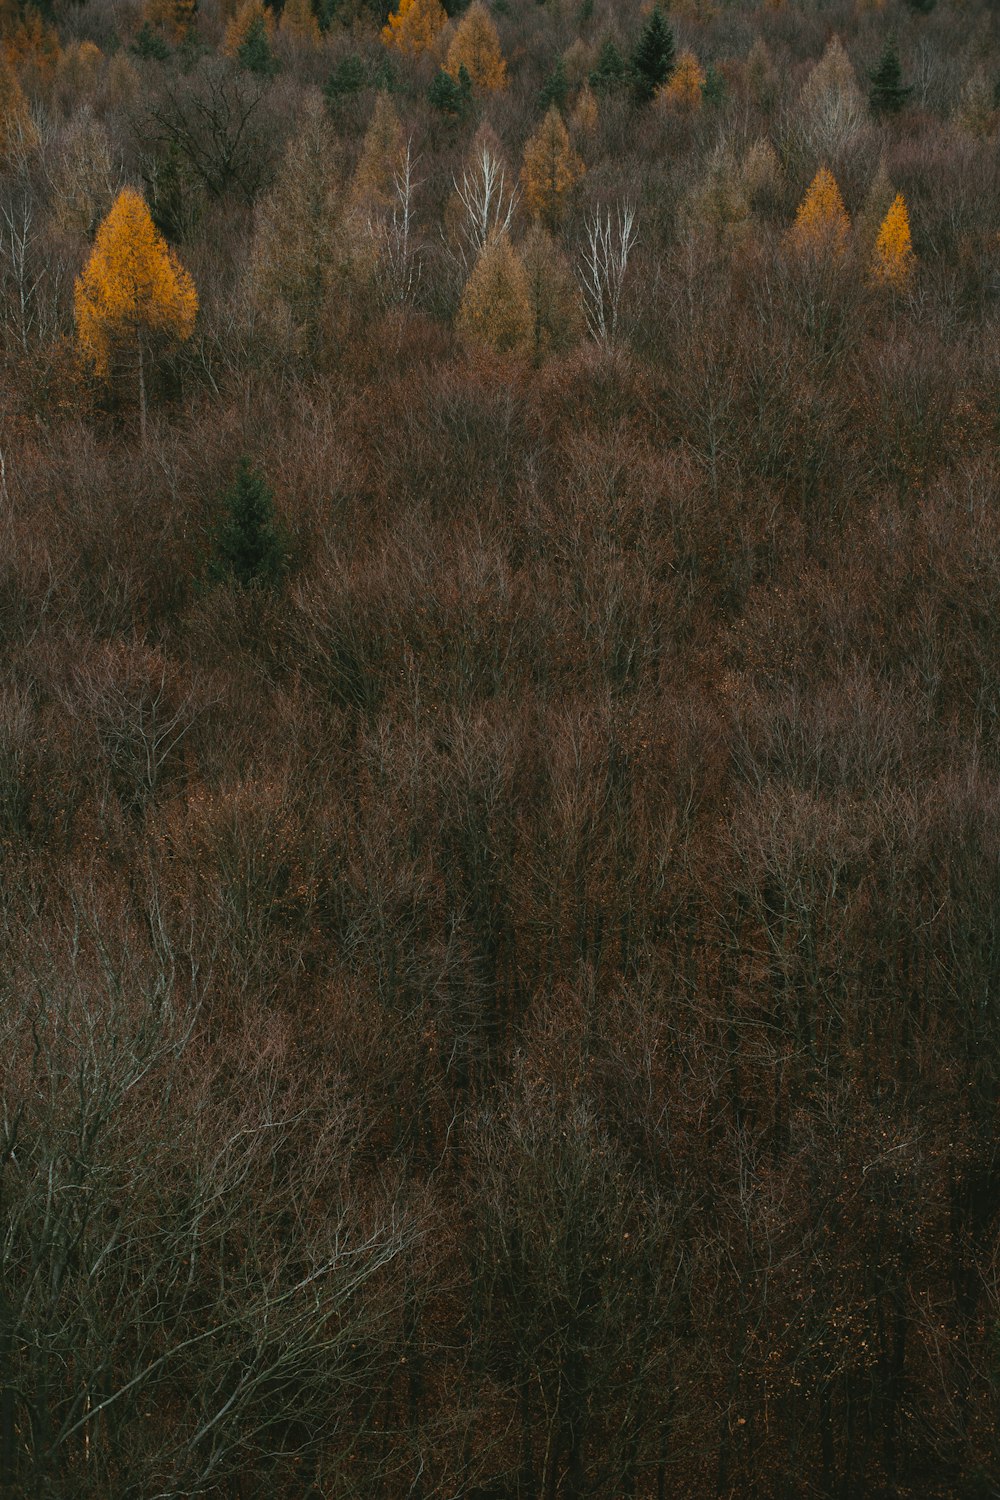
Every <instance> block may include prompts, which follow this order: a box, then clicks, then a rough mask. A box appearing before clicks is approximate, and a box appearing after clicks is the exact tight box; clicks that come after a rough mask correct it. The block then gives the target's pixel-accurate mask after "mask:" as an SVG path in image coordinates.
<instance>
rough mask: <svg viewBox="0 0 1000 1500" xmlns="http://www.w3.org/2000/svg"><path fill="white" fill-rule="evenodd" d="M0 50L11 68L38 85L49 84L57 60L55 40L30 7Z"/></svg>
mask: <svg viewBox="0 0 1000 1500" xmlns="http://www.w3.org/2000/svg"><path fill="white" fill-rule="evenodd" d="M4 50H5V52H6V54H7V61H8V62H9V63H10V64H11V66H12V67H14V68H20V69H24V70H26V71H29V72H30V73H32V74H33V75H34V77H35V78H36V79H37V80H38V82H39V83H42V84H46V83H50V82H51V80H52V79H53V78H54V77H55V72H56V68H57V67H58V66H59V58H60V56H61V48H60V46H59V36H58V33H57V32H56V29H55V27H54V26H50V25H49V24H48V23H47V22H46V21H43V20H42V18H41V16H40V15H39V13H38V11H37V10H35V8H34V7H33V6H29V7H28V9H27V10H26V11H25V12H24V16H23V17H22V19H21V20H20V21H19V22H18V24H17V25H16V26H15V27H14V28H13V29H12V30H10V31H9V32H8V33H7V35H6V37H5V38H4Z"/></svg>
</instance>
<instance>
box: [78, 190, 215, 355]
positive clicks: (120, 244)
mask: <svg viewBox="0 0 1000 1500" xmlns="http://www.w3.org/2000/svg"><path fill="white" fill-rule="evenodd" d="M73 300H74V309H75V312H76V331H77V337H78V338H79V341H80V348H81V350H82V351H83V354H84V356H85V357H86V359H87V360H88V361H89V363H90V364H92V365H93V367H94V370H95V371H96V373H97V374H98V375H104V376H106V375H108V374H109V373H110V369H111V364H112V359H113V356H114V354H115V353H116V352H117V351H119V350H123V351H124V352H126V353H128V352H131V351H132V350H133V349H135V350H138V351H139V352H140V355H141V346H142V344H143V343H144V342H146V341H148V340H150V339H153V338H155V339H158V340H159V339H163V340H167V341H183V340H184V339H188V338H190V337H191V334H192V333H193V332H194V324H195V318H196V317H197V313H198V294H197V292H196V291H195V287H194V282H193V281H192V280H191V277H190V276H189V275H188V273H187V271H185V270H184V267H183V266H182V265H181V264H180V262H179V261H178V260H177V258H176V256H175V255H174V254H173V252H172V251H171V250H170V249H169V248H168V246H167V243H166V241H165V240H164V238H163V236H162V235H161V234H160V233H159V232H158V230H157V229H156V227H155V226H154V224H153V221H152V219H151V218H150V214H149V209H148V208H147V207H146V203H145V199H144V198H143V197H142V196H141V194H139V193H137V192H136V191H135V189H134V188H123V189H122V191H121V192H120V193H119V194H118V197H117V198H116V199H115V202H114V204H113V206H112V208H111V212H110V213H109V214H108V216H107V218H106V219H105V220H104V222H103V224H102V225H101V226H100V228H99V229H98V231H97V238H96V239H95V241H94V248H93V250H92V251H91V253H90V259H89V260H88V261H87V265H86V267H85V269H84V272H83V275H82V276H78V277H77V279H76V286H75V289H74V299H73Z"/></svg>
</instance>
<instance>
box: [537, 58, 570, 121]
mask: <svg viewBox="0 0 1000 1500" xmlns="http://www.w3.org/2000/svg"><path fill="white" fill-rule="evenodd" d="M568 98H569V75H568V74H567V72H566V59H565V58H564V57H558V58H557V59H556V65H555V67H554V68H553V69H552V72H551V73H550V74H549V76H548V78H547V79H546V80H545V82H544V84H543V85H542V88H541V92H540V93H539V96H538V102H539V104H540V105H541V106H542V108H543V109H548V108H549V107H550V105H553V104H554V105H555V106H556V108H557V109H565V108H566V101H567V100H568Z"/></svg>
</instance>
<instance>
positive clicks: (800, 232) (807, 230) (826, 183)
mask: <svg viewBox="0 0 1000 1500" xmlns="http://www.w3.org/2000/svg"><path fill="white" fill-rule="evenodd" d="M850 228H851V221H850V219H849V218H848V217H847V209H846V208H845V207H844V200H843V198H841V196H840V189H839V187H838V186H837V183H836V181H835V179H834V176H833V173H832V172H831V171H830V170H829V168H827V167H820V169H819V171H818V172H817V173H816V176H815V177H814V178H813V180H812V184H811V185H810V188H809V191H808V192H807V193H806V195H805V197H804V198H803V200H802V202H801V203H800V204H799V207H798V212H797V213H796V215H795V223H794V225H793V226H792V228H791V230H790V231H789V238H790V240H791V243H792V245H793V246H794V248H795V249H796V250H797V251H798V252H799V253H800V254H813V255H836V256H840V255H843V254H844V253H845V252H846V250H847V237H848V234H849V233H850Z"/></svg>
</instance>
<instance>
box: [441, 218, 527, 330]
mask: <svg viewBox="0 0 1000 1500" xmlns="http://www.w3.org/2000/svg"><path fill="white" fill-rule="evenodd" d="M456 326H457V328H458V332H459V335H460V337H461V338H462V339H463V341H464V342H465V343H466V344H469V345H471V346H472V347H474V348H475V347H478V348H482V349H492V350H493V351H494V353H496V354H523V353H526V352H527V350H528V349H530V347H531V344H532V338H533V333H534V317H533V315H532V310H531V296H530V292H529V288H528V277H527V273H526V271H525V269H524V262H523V261H522V260H521V257H520V256H519V255H518V254H517V252H516V251H515V249H514V247H513V246H512V245H511V242H510V240H509V239H508V237H507V235H506V234H498V235H496V236H495V237H494V238H493V239H491V240H490V242H489V244H487V245H486V246H484V248H483V251H482V253H481V254H480V256H479V259H478V260H477V261H476V264H475V265H474V266H473V268H472V273H471V275H470V276H469V279H468V281H467V282H466V283H465V290H464V292H463V293H462V301H461V305H460V306H459V309H458V318H457V321H456Z"/></svg>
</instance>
